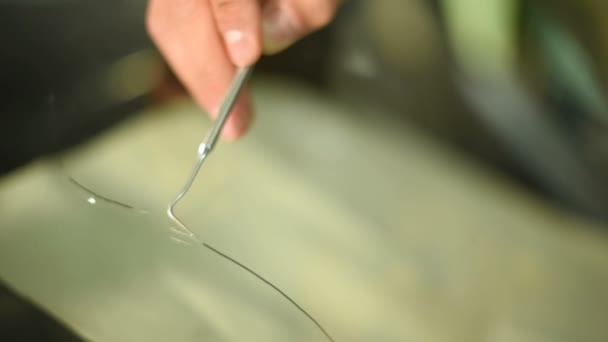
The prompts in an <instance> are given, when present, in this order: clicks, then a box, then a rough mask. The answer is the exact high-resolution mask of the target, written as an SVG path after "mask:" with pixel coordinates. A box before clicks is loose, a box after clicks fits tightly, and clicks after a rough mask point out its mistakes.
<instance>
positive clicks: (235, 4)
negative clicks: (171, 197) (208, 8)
mask: <svg viewBox="0 0 608 342" xmlns="http://www.w3.org/2000/svg"><path fill="white" fill-rule="evenodd" d="M214 3H215V7H216V8H217V10H218V12H220V13H223V14H230V13H234V12H239V11H241V10H242V8H243V0H215V1H214Z"/></svg>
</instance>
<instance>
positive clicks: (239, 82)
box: [167, 67, 253, 242]
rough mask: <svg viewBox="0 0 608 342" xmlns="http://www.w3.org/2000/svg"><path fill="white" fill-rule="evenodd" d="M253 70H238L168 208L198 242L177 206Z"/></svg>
mask: <svg viewBox="0 0 608 342" xmlns="http://www.w3.org/2000/svg"><path fill="white" fill-rule="evenodd" d="M252 72H253V67H246V68H240V69H238V70H237V73H236V75H235V76H234V79H233V80H232V83H231V84H230V87H229V88H228V91H227V92H226V95H225V96H224V98H223V99H222V103H221V106H220V111H219V114H218V116H217V119H216V121H215V123H214V124H213V127H211V130H210V131H209V133H208V134H207V137H206V138H205V139H204V140H203V141H202V142H201V144H200V145H199V146H198V158H197V160H196V164H195V165H194V168H193V169H192V173H191V174H190V177H188V180H187V181H186V184H184V187H183V188H182V190H181V192H180V193H179V194H177V196H176V197H175V199H173V201H172V202H171V204H170V205H169V207H168V208H167V215H169V218H171V220H172V221H173V222H175V223H176V224H177V225H178V226H179V230H177V232H179V233H181V234H184V235H187V236H188V237H190V238H192V239H194V240H197V241H198V242H201V241H200V240H198V238H197V237H196V236H195V235H194V232H193V231H192V230H191V229H190V228H188V227H187V226H186V225H185V224H184V223H183V222H182V221H181V220H180V219H179V218H177V216H176V215H175V206H176V205H177V203H179V201H180V200H181V199H182V198H183V197H184V196H185V195H186V194H187V193H188V191H189V190H190V188H191V187H192V184H193V183H194V180H195V179H196V177H197V176H198V173H199V171H200V169H201V166H202V165H203V162H204V161H205V159H207V156H208V155H209V154H210V153H211V151H212V150H213V148H214V147H215V144H216V143H217V141H218V140H219V137H220V134H221V133H222V129H223V128H224V125H225V124H226V121H227V120H228V117H229V116H230V113H231V112H232V109H233V107H234V104H235V103H236V100H237V99H238V98H239V95H240V94H241V90H243V88H244V86H245V84H246V83H247V80H248V79H249V76H251V73H252Z"/></svg>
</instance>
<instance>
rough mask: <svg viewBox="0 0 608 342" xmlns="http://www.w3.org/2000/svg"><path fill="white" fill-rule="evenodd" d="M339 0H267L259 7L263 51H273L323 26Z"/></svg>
mask: <svg viewBox="0 0 608 342" xmlns="http://www.w3.org/2000/svg"><path fill="white" fill-rule="evenodd" d="M339 3H340V1H339V0H268V1H267V2H266V3H265V5H264V8H263V13H262V16H263V33H264V52H265V53H267V54H273V53H277V52H279V51H281V50H283V49H285V48H287V47H288V46H290V45H291V44H293V43H294V42H296V41H297V40H299V39H300V38H302V37H303V36H305V35H307V34H309V33H311V32H313V31H316V30H318V29H320V28H322V27H324V26H326V25H327V24H328V23H329V22H330V21H331V19H332V18H333V17H334V16H335V13H336V9H337V7H338V4H339Z"/></svg>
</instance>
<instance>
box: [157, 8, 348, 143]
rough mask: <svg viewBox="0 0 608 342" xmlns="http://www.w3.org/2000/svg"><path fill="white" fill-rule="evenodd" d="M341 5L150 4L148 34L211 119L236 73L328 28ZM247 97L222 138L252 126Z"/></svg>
mask: <svg viewBox="0 0 608 342" xmlns="http://www.w3.org/2000/svg"><path fill="white" fill-rule="evenodd" d="M338 3H339V0H150V2H149V6H148V15H147V27H148V31H149V33H150V35H151V37H152V39H153V41H154V42H155V43H156V45H157V46H158V48H159V49H160V51H161V52H162V54H163V55H164V57H165V58H166V60H167V61H168V63H169V65H170V66H171V68H172V69H173V71H174V72H175V74H176V75H177V77H178V78H179V79H180V81H181V82H182V83H183V84H184V86H185V87H186V89H187V90H188V92H189V93H190V94H191V95H192V97H193V98H194V100H195V101H196V102H197V103H198V104H199V105H200V106H201V107H203V108H204V109H205V110H206V111H207V112H208V113H210V115H211V116H212V117H215V116H216V115H217V110H218V107H219V104H220V101H221V99H222V96H223V95H224V92H225V91H226V88H227V87H228V85H229V83H230V81H231V80H232V77H233V76H234V73H235V70H236V67H244V66H249V65H252V64H254V63H255V62H257V60H258V59H260V57H261V56H262V54H263V53H266V54H273V53H277V52H279V51H281V50H283V49H285V48H287V47H288V46H289V45H291V44H293V43H294V42H296V41H297V40H299V39H300V38H302V37H304V36H305V35H307V34H309V33H311V32H314V31H316V30H318V29H320V28H322V27H324V26H325V25H327V24H328V23H329V22H330V21H331V20H332V18H333V17H334V14H335V12H336V9H337V7H338ZM252 118H253V110H252V106H251V98H250V95H249V91H248V90H246V91H244V93H243V94H242V96H241V98H240V99H239V102H238V103H237V105H236V106H235V109H234V110H233V112H232V113H231V116H230V118H229V119H228V122H227V124H226V126H225V127H224V131H223V133H222V136H223V138H224V139H227V140H235V139H237V138H239V137H241V136H242V135H243V134H244V133H245V132H246V131H247V129H248V128H249V126H250V125H251V120H252Z"/></svg>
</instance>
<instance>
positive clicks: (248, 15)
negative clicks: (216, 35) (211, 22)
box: [211, 0, 262, 67]
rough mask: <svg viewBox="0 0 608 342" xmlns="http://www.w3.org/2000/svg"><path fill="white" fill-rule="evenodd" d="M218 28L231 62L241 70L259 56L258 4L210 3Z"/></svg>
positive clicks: (243, 0)
mask: <svg viewBox="0 0 608 342" xmlns="http://www.w3.org/2000/svg"><path fill="white" fill-rule="evenodd" d="M211 2H212V4H213V11H214V14H215V20H216V22H217V27H218V30H219V32H220V34H221V35H222V37H223V39H224V42H225V45H226V50H227V51H228V55H229V56H230V59H231V60H232V62H233V63H234V64H235V65H237V66H241V67H245V66H250V65H252V64H253V63H255V62H256V61H257V60H258V59H259V58H260V56H261V54H262V29H261V27H262V13H261V12H262V11H261V8H260V4H259V0H211Z"/></svg>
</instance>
